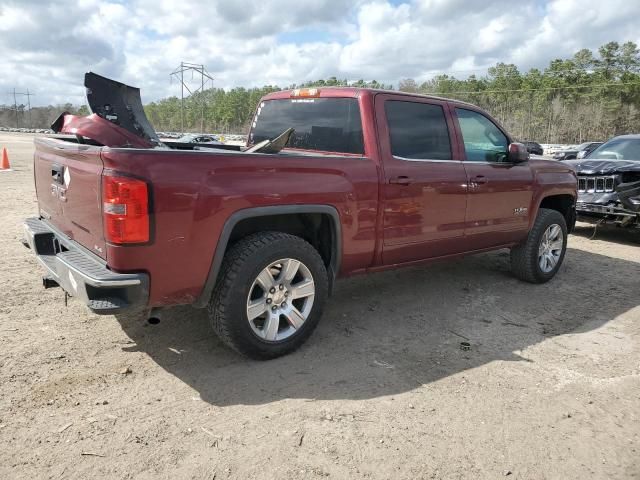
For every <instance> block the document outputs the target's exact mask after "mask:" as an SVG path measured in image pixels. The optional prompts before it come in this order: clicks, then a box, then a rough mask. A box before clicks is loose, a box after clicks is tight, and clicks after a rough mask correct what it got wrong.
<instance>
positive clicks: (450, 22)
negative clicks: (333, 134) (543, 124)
mask: <svg viewBox="0 0 640 480" xmlns="http://www.w3.org/2000/svg"><path fill="white" fill-rule="evenodd" d="M638 18H640V1H637V0H606V1H603V0H409V1H402V0H390V1H389V0H297V1H294V0H206V1H200V0H65V1H63V2H60V1H55V2H54V1H44V0H0V71H2V75H0V104H3V103H4V104H8V103H12V101H13V97H12V95H9V94H8V92H12V91H13V89H14V88H16V89H17V91H19V92H26V91H27V89H28V90H29V92H31V93H34V94H35V95H34V96H33V97H31V102H32V105H34V104H35V105H44V104H50V103H53V104H60V103H65V102H70V103H74V104H81V103H83V102H84V98H83V97H84V89H83V87H82V82H83V75H84V73H85V72H87V71H94V72H96V73H99V74H101V75H105V76H108V77H111V78H114V79H117V80H119V81H122V82H124V83H127V84H129V85H133V86H137V87H140V88H141V90H142V98H143V102H144V103H147V102H149V101H153V100H157V99H159V98H163V97H167V96H171V95H178V96H179V95H180V87H179V83H177V82H176V81H175V80H174V81H171V79H170V73H171V72H172V71H173V70H174V69H175V68H176V67H177V66H179V65H180V62H181V61H186V62H194V63H201V64H204V65H205V66H206V68H207V70H208V71H209V72H210V74H211V75H212V76H213V77H214V82H213V85H214V86H215V87H221V88H233V87H236V86H243V87H252V86H262V85H269V84H270V85H279V86H281V87H282V86H287V85H290V84H293V83H302V82H304V81H308V80H315V79H319V78H327V77H331V76H336V77H338V78H346V79H348V80H358V79H361V78H362V79H365V80H374V79H375V80H378V81H380V82H384V83H390V84H393V85H397V84H398V82H399V81H400V80H401V79H403V78H414V79H416V80H417V81H422V80H425V79H428V78H430V77H432V76H433V75H435V74H439V73H449V74H453V75H456V76H458V77H465V76H468V75H470V74H476V75H482V74H484V73H486V69H487V68H488V67H489V66H491V65H494V64H495V63H496V62H507V63H514V64H516V65H517V66H518V67H519V68H520V69H521V70H526V69H528V68H531V67H545V66H546V65H547V64H548V62H549V61H550V60H552V59H554V58H565V57H570V56H571V55H573V53H575V52H576V51H577V50H579V49H581V48H589V49H592V50H595V49H597V47H599V46H600V45H602V44H604V43H606V42H608V41H612V40H615V41H618V42H621V43H622V42H625V41H629V40H631V41H634V42H636V43H639V44H640V29H638V28H637V27H638ZM188 78H189V79H190V77H188ZM194 83H195V81H194ZM20 98H23V103H26V101H25V99H24V97H19V98H18V101H19V103H20Z"/></svg>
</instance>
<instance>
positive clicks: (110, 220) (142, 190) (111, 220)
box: [102, 175, 149, 244]
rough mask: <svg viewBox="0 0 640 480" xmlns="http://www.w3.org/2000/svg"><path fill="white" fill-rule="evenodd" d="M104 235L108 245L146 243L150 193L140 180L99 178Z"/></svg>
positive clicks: (106, 176)
mask: <svg viewBox="0 0 640 480" xmlns="http://www.w3.org/2000/svg"><path fill="white" fill-rule="evenodd" d="M102 215H103V218H104V236H105V240H106V241H107V242H109V243H116V244H126V243H146V242H148V241H149V192H148V189H147V184H146V183H145V182H143V181H142V180H137V179H135V178H129V177H117V176H108V175H105V176H103V177H102Z"/></svg>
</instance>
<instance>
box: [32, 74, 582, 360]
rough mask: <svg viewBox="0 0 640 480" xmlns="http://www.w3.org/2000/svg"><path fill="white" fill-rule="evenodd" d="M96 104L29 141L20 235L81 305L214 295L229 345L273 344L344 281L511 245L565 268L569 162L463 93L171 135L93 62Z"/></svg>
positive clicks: (363, 92) (290, 343)
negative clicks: (224, 137) (236, 132)
mask: <svg viewBox="0 0 640 480" xmlns="http://www.w3.org/2000/svg"><path fill="white" fill-rule="evenodd" d="M85 85H86V86H87V97H88V101H89V104H90V106H91V110H92V112H93V113H92V114H91V115H89V116H87V117H76V116H73V115H68V114H63V115H61V116H60V118H59V119H58V120H57V121H56V122H55V123H54V125H53V128H54V130H55V131H56V132H57V133H58V135H54V136H51V137H40V138H37V139H36V141H35V144H36V151H35V159H34V162H35V165H34V170H35V183H36V191H37V196H38V204H39V215H38V216H37V217H34V218H30V219H27V220H26V222H25V232H26V237H27V238H26V242H25V243H26V244H27V245H28V246H29V247H30V248H31V249H32V250H33V251H34V252H35V254H36V255H37V258H38V259H39V261H40V263H41V264H42V265H43V266H44V267H45V268H46V270H47V273H46V276H45V277H44V279H43V282H44V284H45V286H48V287H50V286H61V287H62V288H63V289H64V290H65V291H66V292H68V293H69V294H71V295H72V296H74V297H77V298H78V299H80V300H81V301H83V302H84V303H86V304H87V305H88V307H89V308H90V309H91V310H92V311H94V312H96V313H102V314H113V313H117V312H120V311H122V310H125V309H129V308H133V307H138V308H139V307H144V308H146V309H148V308H161V307H165V306H171V305H178V304H191V305H193V306H194V307H198V308H208V311H209V316H210V319H211V324H212V326H213V328H214V330H215V331H216V332H217V333H218V335H219V336H220V337H221V338H222V339H223V340H224V342H225V343H226V344H227V345H229V346H230V347H232V348H234V349H236V350H237V351H239V352H241V353H243V354H246V355H249V356H251V357H254V358H273V357H276V356H279V355H283V354H285V353H288V352H290V351H292V350H294V349H295V348H297V347H298V346H300V345H301V344H302V343H303V342H304V341H305V340H306V339H307V338H308V337H309V335H310V334H311V332H312V331H313V329H314V328H315V326H316V325H317V323H318V321H319V319H320V316H321V314H322V309H323V305H324V303H325V301H326V299H327V296H328V295H329V294H330V292H331V290H332V288H333V287H334V283H335V280H336V278H338V277H343V276H347V275H353V274H358V273H368V272H375V271H380V270H385V269H389V268H395V267H399V266H405V265H415V264H417V263H422V262H428V261H432V260H436V259H443V258H452V257H456V256H460V255H467V254H472V253H478V252H485V251H488V250H494V249H500V248H509V249H511V265H512V269H513V272H514V274H515V275H516V276H517V277H519V278H521V279H523V280H526V281H528V282H533V283H542V282H546V281H548V280H549V279H551V278H552V277H553V276H554V275H555V274H556V272H557V271H558V269H559V267H560V265H561V263H562V261H563V258H564V255H565V251H566V245H567V235H568V233H569V231H570V230H571V229H572V228H573V225H574V223H575V201H576V176H575V174H574V172H573V170H572V169H571V167H569V166H567V165H566V164H564V163H562V162H554V161H546V160H533V159H529V156H528V154H527V152H526V149H525V148H524V147H523V146H522V145H520V144H517V143H512V140H511V137H510V136H509V134H508V133H507V132H505V131H504V129H503V128H502V127H501V126H500V125H499V124H498V123H497V122H496V121H495V120H494V119H493V118H491V116H489V115H488V114H487V113H485V112H483V111H482V110H480V109H479V108H477V107H475V106H473V105H470V104H467V103H462V102H459V101H454V100H447V99H443V98H436V97H427V96H421V95H413V94H406V93H401V92H393V91H378V90H370V89H361V88H320V89H314V88H310V89H300V90H291V91H281V92H276V93H272V94H269V95H267V96H266V97H264V98H263V99H262V100H261V101H260V104H259V105H258V106H257V108H256V111H255V115H254V117H253V120H252V124H251V128H250V131H249V136H248V141H247V145H246V146H242V147H240V146H229V145H197V144H193V143H189V144H181V143H179V142H163V141H161V140H160V139H158V137H157V135H156V133H155V131H154V130H153V128H152V127H151V125H150V124H149V123H148V121H147V119H146V117H145V116H144V111H143V110H142V104H141V102H140V94H139V91H138V90H137V89H135V88H132V87H128V86H126V85H123V84H120V83H117V82H114V81H112V80H108V79H105V78H103V77H100V76H97V75H95V74H92V73H89V74H87V76H86V77H85Z"/></svg>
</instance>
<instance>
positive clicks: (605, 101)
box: [0, 42, 640, 143]
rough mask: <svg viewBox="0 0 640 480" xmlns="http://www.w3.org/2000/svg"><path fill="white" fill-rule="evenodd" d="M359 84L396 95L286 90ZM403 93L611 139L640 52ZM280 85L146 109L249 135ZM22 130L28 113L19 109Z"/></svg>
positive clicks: (438, 82) (168, 118) (631, 46)
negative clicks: (258, 110) (349, 89)
mask: <svg viewBox="0 0 640 480" xmlns="http://www.w3.org/2000/svg"><path fill="white" fill-rule="evenodd" d="M347 85H348V86H357V87H372V88H381V89H388V90H392V89H393V88H394V87H393V86H392V85H387V84H383V83H379V82H377V81H375V80H373V81H365V80H358V81H356V82H349V81H348V80H347V79H338V78H336V77H331V78H328V79H321V80H316V81H310V82H305V83H301V84H297V85H288V86H286V87H284V88H285V89H288V88H300V87H323V86H347ZM397 88H398V89H399V90H401V91H405V92H413V93H421V94H429V95H437V96H443V97H449V98H454V99H458V100H462V101H466V102H469V103H473V104H475V105H478V106H480V107H482V108H484V109H486V110H487V111H488V112H490V113H491V114H492V115H493V116H494V117H496V118H497V119H498V120H499V121H500V122H501V123H502V124H503V125H504V126H505V127H506V128H507V130H508V131H509V132H511V133H512V134H513V135H514V136H515V137H516V138H518V139H520V140H534V141H538V142H541V143H580V142H582V141H586V140H606V139H607V138H609V137H611V136H613V135H619V134H623V133H632V132H635V133H638V132H640V50H639V49H638V46H637V45H636V44H635V43H633V42H626V43H623V44H619V43H618V42H609V43H607V44H605V45H603V46H601V47H600V48H599V49H597V51H595V52H593V51H591V50H588V49H582V50H580V51H578V52H576V53H575V55H573V57H571V58H568V59H556V60H553V61H551V62H550V63H549V65H548V66H547V67H546V68H544V69H537V68H532V69H530V70H528V71H526V72H520V71H519V69H518V67H517V66H516V65H513V64H507V63H498V64H496V65H495V66H493V67H491V68H489V69H488V71H487V74H486V75H483V76H476V75H471V76H468V77H466V78H457V77H455V76H452V75H447V74H441V75H437V76H435V77H434V78H432V79H430V80H428V81H425V82H422V83H418V82H416V81H415V80H414V79H411V78H405V79H403V80H401V81H400V82H399V84H398V86H397ZM281 89H282V88H280V87H279V86H276V85H266V86H263V87H259V88H243V87H238V88H232V89H229V90H224V89H221V88H211V89H207V90H205V91H204V92H197V93H195V94H194V95H191V96H189V97H187V98H185V100H184V107H185V108H184V110H183V115H184V118H183V117H182V115H181V109H180V104H181V100H180V98H178V97H175V96H174V97H169V98H165V99H162V100H158V101H155V102H151V103H149V104H147V105H145V111H146V113H147V116H148V117H149V120H150V121H151V123H152V124H153V125H154V127H155V128H156V130H158V131H165V132H169V131H172V132H179V131H181V130H182V128H183V122H184V130H185V131H197V132H202V131H204V132H215V133H244V132H246V131H247V129H248V126H249V123H250V121H251V118H252V116H253V112H254V109H255V107H256V105H257V104H258V101H259V100H260V98H261V97H262V96H263V95H266V94H267V93H270V92H274V91H278V90H281ZM63 110H68V111H70V112H72V113H78V114H83V113H86V107H85V106H82V107H75V106H73V105H70V104H67V105H63V106H56V107H54V106H48V107H37V108H33V109H31V124H32V125H33V126H34V128H46V127H48V126H49V125H50V124H51V122H52V121H53V120H54V119H55V118H56V117H57V115H58V114H59V113H60V112H61V111H63ZM18 113H19V115H21V118H22V125H21V126H28V125H27V124H26V115H27V112H25V111H24V106H19V112H18ZM15 117H16V112H15V109H14V108H13V105H11V106H3V105H0V126H14V125H15Z"/></svg>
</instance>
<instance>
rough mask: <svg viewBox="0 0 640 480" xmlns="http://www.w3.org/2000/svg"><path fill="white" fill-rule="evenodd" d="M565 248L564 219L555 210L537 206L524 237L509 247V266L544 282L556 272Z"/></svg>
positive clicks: (527, 278)
mask: <svg viewBox="0 0 640 480" xmlns="http://www.w3.org/2000/svg"><path fill="white" fill-rule="evenodd" d="M566 250H567V222H566V220H565V218H564V216H563V215H562V214H561V213H560V212H558V211H557V210H550V209H547V208H541V209H540V210H539V211H538V216H537V217H536V221H535V222H534V224H533V228H532V229H531V231H530V232H529V236H528V237H527V239H526V240H525V241H524V242H523V243H522V244H520V245H518V246H516V247H513V248H512V249H511V270H512V271H513V273H514V275H515V276H516V277H518V278H520V279H522V280H525V281H527V282H531V283H544V282H547V281H549V280H551V279H552V278H553V277H554V276H555V274H556V273H557V272H558V269H559V268H560V265H562V261H563V260H564V255H565V252H566Z"/></svg>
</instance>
